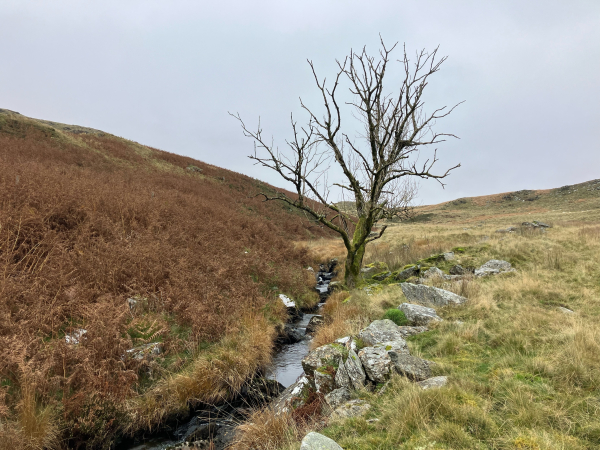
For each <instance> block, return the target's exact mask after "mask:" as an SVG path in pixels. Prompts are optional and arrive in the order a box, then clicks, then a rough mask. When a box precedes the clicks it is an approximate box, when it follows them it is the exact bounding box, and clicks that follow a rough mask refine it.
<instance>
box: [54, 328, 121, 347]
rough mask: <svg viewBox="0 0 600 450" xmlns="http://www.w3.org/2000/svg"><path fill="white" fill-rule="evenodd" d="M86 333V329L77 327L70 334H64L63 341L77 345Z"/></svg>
mask: <svg viewBox="0 0 600 450" xmlns="http://www.w3.org/2000/svg"><path fill="white" fill-rule="evenodd" d="M86 333H87V330H84V329H83V328H78V329H76V330H73V332H72V333H70V334H65V341H66V343H67V344H71V345H77V344H79V343H80V342H81V339H82V338H83V336H84V335H85V334H86ZM128 351H129V350H128Z"/></svg>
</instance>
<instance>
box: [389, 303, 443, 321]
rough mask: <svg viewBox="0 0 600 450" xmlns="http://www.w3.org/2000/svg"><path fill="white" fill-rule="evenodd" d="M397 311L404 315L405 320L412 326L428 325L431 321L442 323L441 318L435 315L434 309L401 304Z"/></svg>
mask: <svg viewBox="0 0 600 450" xmlns="http://www.w3.org/2000/svg"><path fill="white" fill-rule="evenodd" d="M398 309H399V310H400V311H402V312H403V313H404V315H405V316H406V319H407V320H408V321H409V322H410V323H411V324H412V325H428V324H429V322H431V321H434V322H441V321H442V318H441V317H440V316H438V315H437V314H436V312H435V309H433V308H428V307H427V306H421V305H414V304H412V303H402V304H401V305H400V306H398Z"/></svg>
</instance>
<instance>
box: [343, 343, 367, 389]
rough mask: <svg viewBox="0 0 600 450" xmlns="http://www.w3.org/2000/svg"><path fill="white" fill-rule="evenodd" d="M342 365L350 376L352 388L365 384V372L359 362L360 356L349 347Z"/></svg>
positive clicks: (358, 387)
mask: <svg viewBox="0 0 600 450" xmlns="http://www.w3.org/2000/svg"><path fill="white" fill-rule="evenodd" d="M344 367H345V369H346V373H347V374H348V377H349V378H350V382H351V383H352V387H353V388H354V389H360V388H362V387H363V386H364V385H365V381H366V379H367V375H366V373H365V369H364V368H363V366H362V363H361V362H360V358H359V357H358V355H357V354H356V352H355V351H354V350H352V349H350V350H349V351H348V358H347V359H346V362H345V363H344Z"/></svg>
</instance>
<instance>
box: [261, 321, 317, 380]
mask: <svg viewBox="0 0 600 450" xmlns="http://www.w3.org/2000/svg"><path fill="white" fill-rule="evenodd" d="M314 316H315V314H304V317H303V318H302V320H301V321H300V322H298V323H296V324H295V326H296V328H298V330H299V331H300V332H302V333H303V334H304V333H306V326H307V325H308V322H309V321H310V319H311V318H312V317H314ZM309 345H310V339H309V338H307V339H304V340H302V341H300V342H298V343H296V344H288V345H284V346H283V347H282V349H281V350H280V351H279V353H277V355H275V357H274V358H273V363H272V364H271V368H270V369H269V372H268V374H267V377H268V378H270V379H272V380H277V381H279V382H280V383H281V384H282V385H284V386H285V387H288V386H289V385H291V384H293V383H295V382H296V379H297V378H298V377H299V376H300V375H302V373H303V372H304V371H303V369H302V358H304V357H305V356H306V355H307V354H308V347H309Z"/></svg>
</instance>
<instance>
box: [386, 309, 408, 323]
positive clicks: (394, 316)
mask: <svg viewBox="0 0 600 450" xmlns="http://www.w3.org/2000/svg"><path fill="white" fill-rule="evenodd" d="M383 318H384V319H390V320H391V321H392V322H394V323H395V324H396V325H399V326H404V325H408V319H407V318H406V316H405V315H404V313H403V312H402V311H400V310H399V309H396V308H390V309H388V310H387V311H386V312H385V314H384V315H383Z"/></svg>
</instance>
